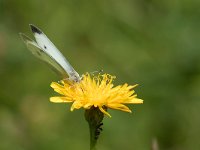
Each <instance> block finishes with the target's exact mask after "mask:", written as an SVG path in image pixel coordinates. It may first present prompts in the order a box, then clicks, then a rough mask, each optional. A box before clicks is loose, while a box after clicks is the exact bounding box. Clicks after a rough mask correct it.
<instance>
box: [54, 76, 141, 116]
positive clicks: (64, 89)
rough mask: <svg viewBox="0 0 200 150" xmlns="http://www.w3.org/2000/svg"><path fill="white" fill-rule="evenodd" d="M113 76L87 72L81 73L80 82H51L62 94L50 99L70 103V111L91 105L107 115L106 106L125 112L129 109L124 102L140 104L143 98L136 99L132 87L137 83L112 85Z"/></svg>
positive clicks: (87, 107)
mask: <svg viewBox="0 0 200 150" xmlns="http://www.w3.org/2000/svg"><path fill="white" fill-rule="evenodd" d="M114 78H115V77H114V76H111V75H109V74H103V75H97V76H91V75H90V74H89V73H86V74H85V75H83V78H82V80H81V81H80V82H76V83H75V82H72V81H69V80H62V81H61V82H60V83H57V82H52V83H51V87H52V88H53V89H54V90H55V91H56V92H58V93H59V94H61V95H63V96H60V97H51V98H50V101H51V102H54V103H70V102H73V104H72V106H71V111H73V110H74V109H79V108H81V107H83V108H85V109H90V108H91V107H92V106H94V107H98V108H99V109H100V111H101V112H103V113H104V114H106V115H108V116H109V117H111V116H110V114H109V113H108V112H107V111H106V108H111V109H118V110H122V111H125V112H131V110H130V109H129V108H128V107H127V106H125V105H124V104H141V103H143V100H141V99H138V98H137V95H136V94H135V91H134V90H133V88H134V87H136V86H137V85H133V86H131V85H128V84H127V83H125V84H124V85H118V86H116V87H114V85H113V83H112V82H113V79H114Z"/></svg>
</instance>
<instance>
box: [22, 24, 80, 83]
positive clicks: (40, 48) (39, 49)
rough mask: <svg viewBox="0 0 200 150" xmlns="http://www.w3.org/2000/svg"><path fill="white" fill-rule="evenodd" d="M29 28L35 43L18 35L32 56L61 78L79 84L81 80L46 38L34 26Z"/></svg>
mask: <svg viewBox="0 0 200 150" xmlns="http://www.w3.org/2000/svg"><path fill="white" fill-rule="evenodd" d="M30 28H31V31H32V32H33V35H34V37H35V40H36V42H35V41H34V40H32V39H31V38H29V37H28V36H26V35H25V34H23V33H20V36H21V38H22V39H23V41H24V42H25V44H26V46H27V47H28V49H29V50H30V51H31V52H32V53H33V55H34V56H36V57H37V58H39V59H40V60H42V61H44V62H45V63H47V64H49V65H50V67H51V68H52V69H53V70H54V71H56V72H57V73H58V74H59V75H61V76H62V77H63V78H69V80H71V81H74V82H79V81H80V80H81V77H80V76H79V74H78V73H77V72H76V71H75V70H74V68H73V67H72V66H71V65H70V63H69V62H68V61H67V60H66V58H65V57H64V56H63V55H62V53H61V52H60V51H59V50H58V49H57V48H56V46H55V45H54V44H53V43H52V42H51V41H50V40H49V39H48V37H47V36H46V35H45V34H44V33H43V32H42V31H41V30H40V29H39V28H37V27H36V26H34V25H32V24H30Z"/></svg>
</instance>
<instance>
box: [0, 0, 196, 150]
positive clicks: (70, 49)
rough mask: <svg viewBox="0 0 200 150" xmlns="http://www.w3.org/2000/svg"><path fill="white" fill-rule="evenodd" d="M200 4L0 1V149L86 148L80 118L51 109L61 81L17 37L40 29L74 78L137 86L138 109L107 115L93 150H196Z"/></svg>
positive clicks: (61, 107)
mask: <svg viewBox="0 0 200 150" xmlns="http://www.w3.org/2000/svg"><path fill="white" fill-rule="evenodd" d="M199 8H200V1H197V0H167V1H160V0H90V1H89V0H60V1H58V0H52V1H50V0H49V1H47V0H43V1H42V0H31V1H29V0H0V84H1V85H0V150H47V149H48V150H55V149H56V150H64V149H68V150H88V149H89V132H88V126H87V123H86V121H85V120H84V117H83V114H84V111H83V110H82V109H81V110H76V111H74V112H73V113H71V112H70V111H69V109H70V105H67V104H53V103H50V102H49V97H50V96H54V95H56V93H55V92H54V91H53V90H52V89H51V88H50V83H51V82H52V81H58V80H60V78H59V77H57V76H56V75H55V74H54V73H52V71H51V70H50V69H48V67H47V66H46V65H43V63H41V62H40V61H38V60H37V59H35V58H34V57H33V56H32V54H31V53H30V52H29V51H28V50H27V48H26V46H25V45H24V43H23V42H22V40H21V39H20V38H19V35H18V33H19V32H24V33H26V34H27V35H29V36H32V34H31V32H30V29H29V26H28V24H29V23H32V24H35V25H36V26H38V27H40V28H41V29H42V30H43V31H44V32H45V33H46V34H47V35H48V37H49V38H50V39H51V40H52V41H53V42H54V43H55V45H57V47H58V48H59V49H60V50H61V52H62V53H63V54H64V55H65V56H66V58H67V59H68V60H69V61H70V63H71V64H72V65H73V66H74V68H75V69H76V70H77V71H78V72H79V73H80V74H82V73H84V72H87V71H88V72H92V71H95V70H100V69H103V70H104V72H107V73H110V74H113V75H116V76H117V79H116V80H115V83H116V84H122V83H124V82H128V83H129V84H135V83H138V84H139V85H140V86H139V87H137V88H136V92H137V94H138V97H139V98H142V99H144V104H142V105H134V106H130V108H131V109H132V110H133V113H132V114H128V113H124V112H120V111H114V110H109V112H110V114H111V115H112V118H111V119H110V118H108V117H106V118H105V119H104V126H103V128H104V131H103V133H102V134H101V136H100V139H99V143H98V148H99V150H111V149H112V150H122V149H125V150H133V149H134V150H149V149H150V147H151V143H152V139H154V138H156V139H157V141H158V143H159V146H160V149H161V150H199V149H200V142H199V139H200V117H199V112H200V99H199V98H200V9H199Z"/></svg>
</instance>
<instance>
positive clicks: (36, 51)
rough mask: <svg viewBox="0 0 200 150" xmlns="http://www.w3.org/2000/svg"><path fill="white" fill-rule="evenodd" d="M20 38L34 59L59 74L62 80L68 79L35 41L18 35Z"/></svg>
mask: <svg viewBox="0 0 200 150" xmlns="http://www.w3.org/2000/svg"><path fill="white" fill-rule="evenodd" d="M20 36H21V38H22V40H23V41H24V43H25V44H26V46H27V48H28V49H29V50H30V51H31V52H32V54H33V55H34V56H35V57H37V58H39V59H40V60H42V61H43V62H45V63H47V64H48V65H49V66H50V67H51V68H52V69H53V70H54V71H55V72H56V73H57V74H59V75H60V76H62V77H63V78H66V77H68V74H67V72H66V71H65V69H64V68H63V67H62V66H61V65H60V64H59V63H58V62H57V61H56V60H55V59H54V58H53V57H51V55H49V54H48V53H46V52H45V51H44V50H43V49H42V48H41V47H40V46H39V45H38V44H37V43H36V42H35V41H33V40H32V39H31V38H29V37H28V36H26V35H25V34H23V33H20Z"/></svg>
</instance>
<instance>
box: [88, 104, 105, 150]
mask: <svg viewBox="0 0 200 150" xmlns="http://www.w3.org/2000/svg"><path fill="white" fill-rule="evenodd" d="M103 117H104V114H103V113H102V112H101V111H100V110H99V108H98V107H91V108H90V109H87V110H86V111H85V119H86V120H87V122H88V125H89V129H90V150H96V143H97V140H98V138H99V135H100V132H101V131H102V128H101V126H102V125H103V123H102V120H103Z"/></svg>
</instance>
